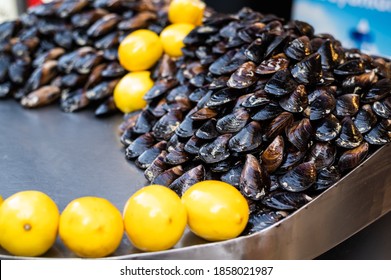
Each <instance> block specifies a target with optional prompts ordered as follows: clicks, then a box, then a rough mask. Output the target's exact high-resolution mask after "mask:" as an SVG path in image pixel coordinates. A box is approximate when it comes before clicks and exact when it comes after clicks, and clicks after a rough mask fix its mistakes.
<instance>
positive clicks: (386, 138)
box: [364, 119, 391, 145]
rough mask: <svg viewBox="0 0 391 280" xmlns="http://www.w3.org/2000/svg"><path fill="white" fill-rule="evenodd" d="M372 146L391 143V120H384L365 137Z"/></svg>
mask: <svg viewBox="0 0 391 280" xmlns="http://www.w3.org/2000/svg"><path fill="white" fill-rule="evenodd" d="M364 139H365V141H367V142H368V143H369V144H372V145H384V144H387V143H389V142H391V120H389V119H383V120H382V121H381V122H379V123H378V124H377V125H375V126H374V127H373V128H372V129H371V130H370V131H369V132H368V133H366V134H365V136H364Z"/></svg>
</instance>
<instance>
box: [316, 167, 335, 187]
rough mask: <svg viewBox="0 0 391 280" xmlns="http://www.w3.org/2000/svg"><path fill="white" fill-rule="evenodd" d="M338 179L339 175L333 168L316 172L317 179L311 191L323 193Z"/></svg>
mask: <svg viewBox="0 0 391 280" xmlns="http://www.w3.org/2000/svg"><path fill="white" fill-rule="evenodd" d="M339 179H341V173H340V172H339V171H338V168H336V167H335V166H330V167H325V168H322V169H321V170H319V171H318V177H317V179H316V183H315V185H314V186H313V190H314V191H324V190H326V189H328V188H330V187H331V186H332V185H334V183H336V182H337V181H338V180H339Z"/></svg>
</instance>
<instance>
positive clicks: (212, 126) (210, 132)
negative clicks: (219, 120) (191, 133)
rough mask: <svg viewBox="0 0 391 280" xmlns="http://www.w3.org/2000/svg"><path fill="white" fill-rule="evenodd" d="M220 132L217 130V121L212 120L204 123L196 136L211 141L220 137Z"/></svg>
mask: <svg viewBox="0 0 391 280" xmlns="http://www.w3.org/2000/svg"><path fill="white" fill-rule="evenodd" d="M219 135H220V134H219V132H218V131H217V129H216V120H214V119H211V120H208V121H207V122H206V123H204V124H203V125H202V126H201V127H200V128H199V129H197V131H196V132H195V136H196V137H198V138H201V139H205V140H211V139H214V138H216V137H217V136H219Z"/></svg>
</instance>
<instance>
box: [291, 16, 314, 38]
mask: <svg viewBox="0 0 391 280" xmlns="http://www.w3.org/2000/svg"><path fill="white" fill-rule="evenodd" d="M294 25H295V27H296V29H297V31H299V33H300V34H301V35H306V36H308V37H309V38H312V36H314V28H313V27H312V25H310V24H309V23H307V22H304V21H300V20H295V21H294Z"/></svg>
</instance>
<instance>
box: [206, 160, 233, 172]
mask: <svg viewBox="0 0 391 280" xmlns="http://www.w3.org/2000/svg"><path fill="white" fill-rule="evenodd" d="M233 164H234V162H233V161H232V159H231V158H228V159H226V160H223V161H219V162H216V163H212V164H210V165H209V170H210V171H212V172H215V173H219V172H220V173H221V172H227V171H228V170H229V169H230V168H231V167H232V166H233Z"/></svg>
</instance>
